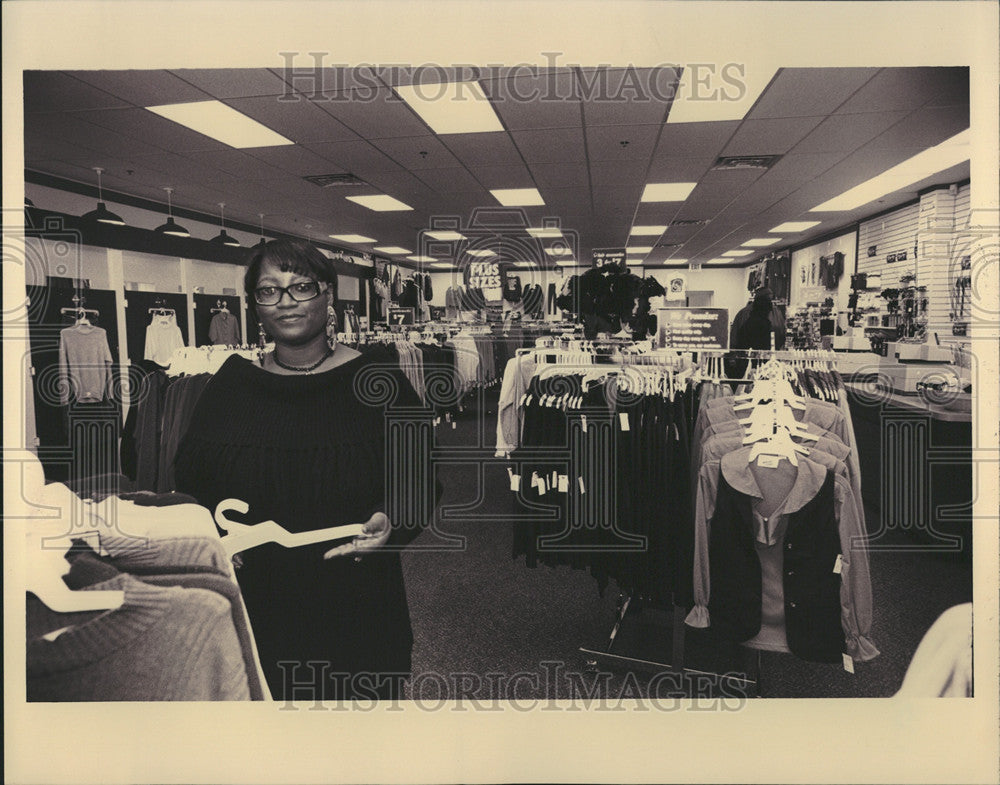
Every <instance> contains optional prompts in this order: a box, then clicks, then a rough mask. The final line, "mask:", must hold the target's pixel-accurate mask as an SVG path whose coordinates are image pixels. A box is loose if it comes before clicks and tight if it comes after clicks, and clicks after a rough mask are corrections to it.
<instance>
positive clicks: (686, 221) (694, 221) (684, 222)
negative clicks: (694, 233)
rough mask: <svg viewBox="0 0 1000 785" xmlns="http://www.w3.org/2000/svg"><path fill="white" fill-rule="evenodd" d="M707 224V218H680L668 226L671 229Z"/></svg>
mask: <svg viewBox="0 0 1000 785" xmlns="http://www.w3.org/2000/svg"><path fill="white" fill-rule="evenodd" d="M707 223H708V219H707V218H681V219H679V220H677V221H671V222H670V225H671V226H673V227H684V226H704V225H705V224H707Z"/></svg>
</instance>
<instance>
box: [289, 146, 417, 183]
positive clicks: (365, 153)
mask: <svg viewBox="0 0 1000 785" xmlns="http://www.w3.org/2000/svg"><path fill="white" fill-rule="evenodd" d="M303 147H305V148H306V149H307V150H311V151H312V152H314V153H316V154H317V155H321V156H322V157H323V158H326V159H327V160H329V161H332V162H333V163H334V164H336V165H337V166H338V167H340V168H341V169H342V170H344V171H346V172H351V173H352V174H356V175H358V176H359V177H364V176H365V173H367V172H393V171H400V170H401V169H402V167H401V166H400V165H399V164H397V163H396V162H395V161H393V160H392V159H390V158H389V157H388V156H387V155H385V154H384V153H382V152H381V151H379V150H377V149H376V148H375V147H373V146H372V145H370V144H369V143H368V142H365V141H360V140H359V141H356V142H310V143H309V144H306V145H303Z"/></svg>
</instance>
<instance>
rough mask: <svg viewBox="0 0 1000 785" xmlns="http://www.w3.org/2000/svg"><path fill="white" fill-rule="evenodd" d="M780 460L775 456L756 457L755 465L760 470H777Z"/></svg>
mask: <svg viewBox="0 0 1000 785" xmlns="http://www.w3.org/2000/svg"><path fill="white" fill-rule="evenodd" d="M779 461H780V459H779V458H778V456H777V455H758V456H757V465H758V466H760V467H761V468H762V469H777V468H778V463H779Z"/></svg>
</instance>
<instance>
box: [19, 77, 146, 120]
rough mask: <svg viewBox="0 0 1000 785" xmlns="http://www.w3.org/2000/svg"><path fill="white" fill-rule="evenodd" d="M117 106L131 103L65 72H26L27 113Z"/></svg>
mask: <svg viewBox="0 0 1000 785" xmlns="http://www.w3.org/2000/svg"><path fill="white" fill-rule="evenodd" d="M116 106H128V103H127V102H125V101H123V100H122V99H121V98H116V97H115V96H113V95H111V94H110V93H106V92H104V91H103V90H98V89H97V88H96V87H92V86H91V85H89V84H87V83H85V82H81V81H80V80H79V79H75V78H73V77H72V76H68V75H67V74H65V73H61V72H59V71H25V72H24V111H25V112H70V111H73V110H76V109H107V108H110V107H116Z"/></svg>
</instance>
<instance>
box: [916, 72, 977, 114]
mask: <svg viewBox="0 0 1000 785" xmlns="http://www.w3.org/2000/svg"><path fill="white" fill-rule="evenodd" d="M925 86H926V87H928V88H929V92H930V100H929V101H928V106H957V105H962V104H968V103H969V68H968V66H962V67H959V68H935V69H933V72H932V73H931V74H928V75H927V76H926V78H925Z"/></svg>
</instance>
